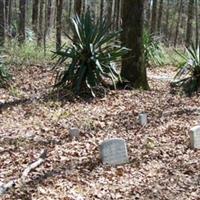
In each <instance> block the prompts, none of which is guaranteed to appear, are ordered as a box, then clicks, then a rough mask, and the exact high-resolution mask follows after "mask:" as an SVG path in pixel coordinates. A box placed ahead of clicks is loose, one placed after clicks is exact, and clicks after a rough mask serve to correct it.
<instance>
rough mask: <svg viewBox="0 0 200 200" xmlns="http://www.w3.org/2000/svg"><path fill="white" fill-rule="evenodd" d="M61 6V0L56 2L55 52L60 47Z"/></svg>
mask: <svg viewBox="0 0 200 200" xmlns="http://www.w3.org/2000/svg"><path fill="white" fill-rule="evenodd" d="M62 6H63V0H56V8H57V14H56V50H58V49H60V47H61V32H62Z"/></svg>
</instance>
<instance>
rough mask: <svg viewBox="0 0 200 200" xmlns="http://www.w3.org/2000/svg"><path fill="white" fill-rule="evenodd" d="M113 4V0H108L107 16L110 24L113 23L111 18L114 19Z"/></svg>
mask: <svg viewBox="0 0 200 200" xmlns="http://www.w3.org/2000/svg"><path fill="white" fill-rule="evenodd" d="M112 6H113V0H107V13H106V18H107V21H108V24H110V25H111V23H112V22H111V20H112Z"/></svg>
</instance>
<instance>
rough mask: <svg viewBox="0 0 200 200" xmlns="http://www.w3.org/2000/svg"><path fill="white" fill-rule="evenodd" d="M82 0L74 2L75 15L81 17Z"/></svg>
mask: <svg viewBox="0 0 200 200" xmlns="http://www.w3.org/2000/svg"><path fill="white" fill-rule="evenodd" d="M81 6H82V0H74V13H75V14H77V15H78V16H81Z"/></svg>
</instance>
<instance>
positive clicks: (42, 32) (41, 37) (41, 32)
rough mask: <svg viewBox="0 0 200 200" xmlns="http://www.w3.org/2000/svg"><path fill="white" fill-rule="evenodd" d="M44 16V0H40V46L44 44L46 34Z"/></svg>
mask: <svg viewBox="0 0 200 200" xmlns="http://www.w3.org/2000/svg"><path fill="white" fill-rule="evenodd" d="M43 18H44V0H40V15H39V29H38V38H37V45H38V46H42V41H43V36H44V27H43V22H44V20H43Z"/></svg>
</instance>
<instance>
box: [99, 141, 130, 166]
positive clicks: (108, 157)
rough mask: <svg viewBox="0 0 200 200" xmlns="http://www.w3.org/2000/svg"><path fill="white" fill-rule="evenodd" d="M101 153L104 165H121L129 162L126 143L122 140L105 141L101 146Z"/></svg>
mask: <svg viewBox="0 0 200 200" xmlns="http://www.w3.org/2000/svg"><path fill="white" fill-rule="evenodd" d="M100 153H101V159H102V162H103V164H108V165H120V164H125V163H127V162H128V152H127V146H126V142H125V140H123V139H120V138H113V139H108V140H105V141H104V142H103V143H102V144H101V145H100Z"/></svg>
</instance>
